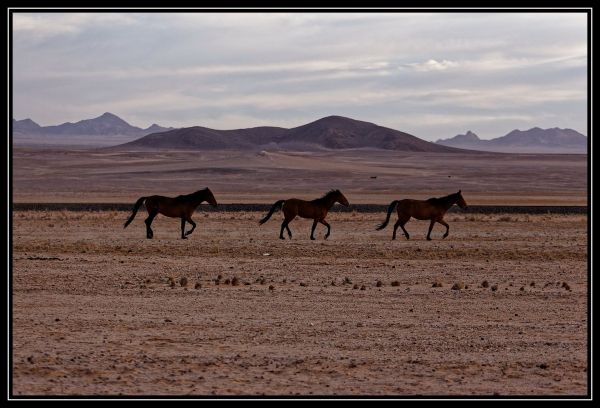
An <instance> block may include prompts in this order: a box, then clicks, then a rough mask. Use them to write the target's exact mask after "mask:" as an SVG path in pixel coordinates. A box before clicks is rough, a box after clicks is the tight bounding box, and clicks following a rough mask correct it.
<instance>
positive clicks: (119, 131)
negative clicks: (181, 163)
mask: <svg viewBox="0 0 600 408" xmlns="http://www.w3.org/2000/svg"><path fill="white" fill-rule="evenodd" d="M172 129H173V128H165V127H162V126H159V125H157V124H153V125H151V126H149V127H148V128H146V129H142V128H139V127H137V126H132V125H130V124H129V123H127V122H126V121H124V120H123V119H121V118H120V117H118V116H117V115H114V114H112V113H109V112H106V113H104V114H102V115H101V116H98V117H97V118H93V119H84V120H80V121H79V122H76V123H71V122H66V123H63V124H61V125H55V126H40V125H38V124H37V123H35V122H34V121H33V120H31V119H23V120H15V119H14V118H13V120H12V135H13V142H15V143H17V144H21V143H25V144H37V143H41V144H69V143H76V144H77V143H82V144H92V145H107V144H108V145H112V144H116V143H124V142H127V141H130V140H134V139H137V138H139V137H142V136H145V135H148V134H150V133H157V132H164V131H168V130H172Z"/></svg>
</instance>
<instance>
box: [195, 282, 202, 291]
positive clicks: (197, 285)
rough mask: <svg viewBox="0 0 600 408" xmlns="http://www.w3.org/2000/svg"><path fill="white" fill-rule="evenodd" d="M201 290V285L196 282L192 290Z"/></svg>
mask: <svg viewBox="0 0 600 408" xmlns="http://www.w3.org/2000/svg"><path fill="white" fill-rule="evenodd" d="M200 288H202V284H201V283H200V282H196V284H195V285H194V289H200Z"/></svg>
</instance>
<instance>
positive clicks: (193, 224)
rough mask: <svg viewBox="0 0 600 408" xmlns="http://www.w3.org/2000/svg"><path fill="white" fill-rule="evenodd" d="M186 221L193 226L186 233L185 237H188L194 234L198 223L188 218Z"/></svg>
mask: <svg viewBox="0 0 600 408" xmlns="http://www.w3.org/2000/svg"><path fill="white" fill-rule="evenodd" d="M185 220H186V221H187V222H189V223H190V224H192V229H191V230H189V231H188V232H186V233H185V235H186V236H187V235H190V234H191V233H192V232H194V230H195V229H196V223H195V222H194V221H192V217H187V218H186V219H185Z"/></svg>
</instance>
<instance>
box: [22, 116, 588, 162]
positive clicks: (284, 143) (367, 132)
mask: <svg viewBox="0 0 600 408" xmlns="http://www.w3.org/2000/svg"><path fill="white" fill-rule="evenodd" d="M12 130H13V133H12V136H13V143H15V144H17V145H18V144H21V145H28V144H30V145H36V146H44V145H50V146H56V145H84V146H90V147H91V146H96V147H109V146H112V147H114V148H116V149H135V150H138V149H141V150H156V149H158V150H162V149H176V150H221V149H225V150H239V149H244V150H247V149H253V150H261V149H269V148H271V149H282V150H285V149H287V150H319V149H364V148H367V149H369V148H370V149H384V150H396V151H411V152H438V153H452V152H466V151H472V150H477V151H493V152H506V153H586V152H587V138H586V137H585V136H584V135H582V134H580V133H578V132H576V131H575V130H572V129H559V128H552V129H541V128H539V127H535V128H532V129H529V130H527V131H521V130H513V131H512V132H510V133H508V134H507V135H505V136H502V137H499V138H496V139H492V140H482V139H480V138H479V137H478V136H477V135H476V134H475V133H473V132H471V131H468V132H467V133H466V134H464V135H457V136H455V137H453V138H450V139H441V140H438V141H437V142H435V143H431V142H427V141H425V140H422V139H419V138H418V137H415V136H413V135H411V134H408V133H405V132H401V131H399V130H395V129H390V128H386V127H383V126H379V125H376V124H374V123H370V122H364V121H360V120H355V119H350V118H346V117H342V116H327V117H325V118H322V119H319V120H316V121H314V122H311V123H308V124H305V125H302V126H298V127H294V128H290V129H287V128H282V127H273V126H261V127H254V128H248V129H235V130H216V129H210V128H206V127H202V126H193V127H186V128H179V129H174V128H165V127H162V126H159V125H157V124H153V125H152V126H149V127H148V128H146V129H142V128H139V127H136V126H132V125H130V124H129V123H127V122H126V121H124V120H123V119H121V118H119V117H118V116H116V115H114V114H112V113H109V112H106V113H104V114H102V115H101V116H99V117H97V118H93V119H85V120H81V121H79V122H76V123H70V122H67V123H63V124H61V125H56V126H40V125H38V124H37V123H35V122H34V121H33V120H31V119H23V120H15V119H13V120H12Z"/></svg>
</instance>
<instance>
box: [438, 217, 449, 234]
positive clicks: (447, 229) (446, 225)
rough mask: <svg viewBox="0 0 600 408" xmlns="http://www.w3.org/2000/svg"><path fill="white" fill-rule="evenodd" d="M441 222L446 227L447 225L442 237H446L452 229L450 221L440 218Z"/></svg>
mask: <svg viewBox="0 0 600 408" xmlns="http://www.w3.org/2000/svg"><path fill="white" fill-rule="evenodd" d="M438 222H439V223H440V224H442V225H443V226H444V227H446V233H445V234H444V235H443V237H442V238H446V237H447V236H448V232H449V231H450V226H449V225H448V223H447V222H446V221H444V220H439V221H438Z"/></svg>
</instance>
